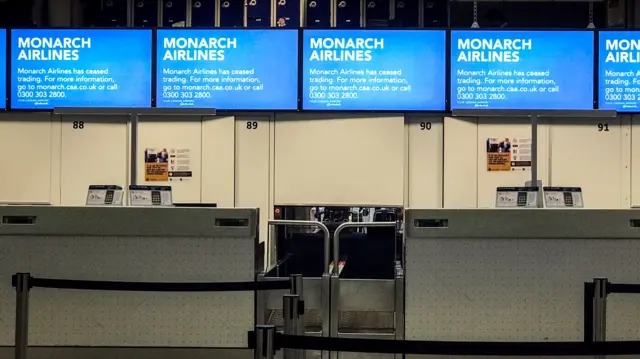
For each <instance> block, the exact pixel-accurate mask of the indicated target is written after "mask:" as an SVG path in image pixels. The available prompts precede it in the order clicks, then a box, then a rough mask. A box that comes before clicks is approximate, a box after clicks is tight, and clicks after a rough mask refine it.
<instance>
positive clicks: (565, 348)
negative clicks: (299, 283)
mask: <svg viewBox="0 0 640 359" xmlns="http://www.w3.org/2000/svg"><path fill="white" fill-rule="evenodd" d="M249 337H250V338H251V335H250V336H249ZM253 338H255V334H254V335H253ZM254 343H255V341H252V340H250V345H252V344H253V346H255V344H254ZM275 347H276V349H283V348H287V349H303V350H320V351H332V352H352V353H381V354H414V355H460V356H579V355H585V356H595V355H638V354H640V341H625V342H598V343H583V342H436V341H417V340H385V339H382V340H380V339H354V338H325V337H309V336H294V335H282V334H276V337H275Z"/></svg>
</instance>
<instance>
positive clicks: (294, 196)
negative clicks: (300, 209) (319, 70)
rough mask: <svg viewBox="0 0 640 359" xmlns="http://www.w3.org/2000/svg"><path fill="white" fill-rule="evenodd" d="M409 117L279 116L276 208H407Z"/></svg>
mask: <svg viewBox="0 0 640 359" xmlns="http://www.w3.org/2000/svg"><path fill="white" fill-rule="evenodd" d="M405 138H406V136H405V129H404V116H400V115H364V114H363V115H348V116H346V115H326V114H322V115H320V114H298V113H296V114H280V115H278V116H277V118H276V124H275V200H274V203H275V204H327V205H365V204H367V205H382V206H384V205H387V206H389V205H394V206H402V205H403V199H404V198H403V197H404V196H403V194H404V172H405V171H404V170H405V168H404V167H405V166H404V163H405V162H404V153H405Z"/></svg>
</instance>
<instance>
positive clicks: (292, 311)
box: [282, 294, 302, 359]
mask: <svg viewBox="0 0 640 359" xmlns="http://www.w3.org/2000/svg"><path fill="white" fill-rule="evenodd" d="M299 305H300V296H299V295H297V294H285V295H284V297H283V298H282V316H283V317H284V334H285V335H296V336H298V335H300V326H301V325H302V323H300V310H299ZM301 351H302V350H298V349H284V350H283V358H284V359H299V354H298V353H299V352H301Z"/></svg>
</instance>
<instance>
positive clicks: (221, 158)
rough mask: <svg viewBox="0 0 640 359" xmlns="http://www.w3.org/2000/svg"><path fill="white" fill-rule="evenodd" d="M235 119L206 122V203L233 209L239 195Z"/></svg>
mask: <svg viewBox="0 0 640 359" xmlns="http://www.w3.org/2000/svg"><path fill="white" fill-rule="evenodd" d="M234 172H235V118H234V117H233V116H226V117H211V118H204V119H203V121H202V203H217V205H218V207H233V206H234V192H235V173H234Z"/></svg>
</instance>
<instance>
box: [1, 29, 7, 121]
mask: <svg viewBox="0 0 640 359" xmlns="http://www.w3.org/2000/svg"><path fill="white" fill-rule="evenodd" d="M6 106H7V30H4V29H0V109H4V108H5V107H6Z"/></svg>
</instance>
